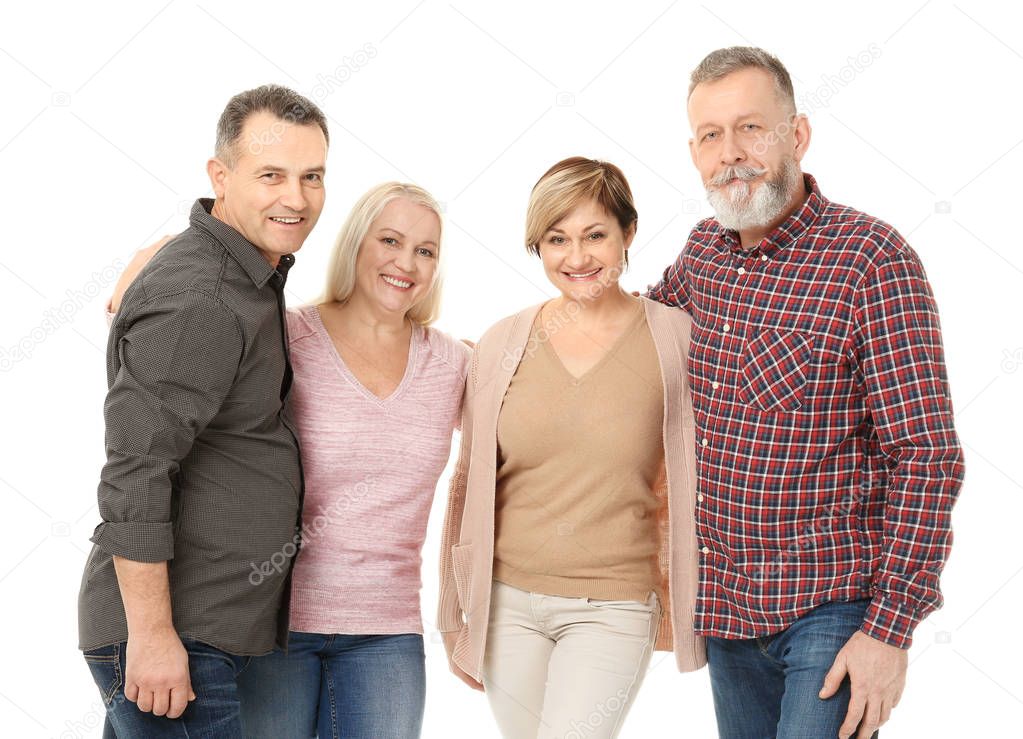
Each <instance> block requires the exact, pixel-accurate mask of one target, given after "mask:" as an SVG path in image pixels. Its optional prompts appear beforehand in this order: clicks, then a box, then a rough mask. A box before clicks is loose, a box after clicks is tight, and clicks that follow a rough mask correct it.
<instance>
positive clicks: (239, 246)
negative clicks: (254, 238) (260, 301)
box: [188, 198, 295, 288]
mask: <svg viewBox="0 0 1023 739" xmlns="http://www.w3.org/2000/svg"><path fill="white" fill-rule="evenodd" d="M213 202H214V201H213V200H212V199H211V198H199V199H198V200H196V201H195V205H193V206H192V212H191V214H190V215H189V218H188V220H189V223H191V225H192V226H195V227H196V228H200V229H202V230H203V231H206V232H207V233H209V234H210V235H211V236H213V238H215V239H216V240H217V242H219V243H220V244H222V245H223V247H224V248H225V249H227V251H228V253H229V254H230V255H231V256H232V257H234V260H235V261H236V262H238V264H240V265H241V267H242V269H243V270H245V273H246V274H247V275H248V276H249V278H250V279H251V280H252V281H253V282H254V283H255V285H256V287H260V288H261V287H263V286H264V285H266V283H267V281H268V280H269V279H270V278H271V277H273V275H274V274H278V275H280V276H281V284H282V285H283V284H284V280H285V279H287V276H288V270H289V269H291V265H293V264H294V263H295V257H294V255H292V254H286V255H284V256H283V257H281V260H280V262H279V263H278V266H277V269H274V268H273V267H271V266H270V262H268V261H266V257H264V256H263V252H261V251H260V250H259V249H258V248H257V247H256V246H255V245H254V244H253V243H252V242H251V241H249V240H248V239H246V238H245V237H244V236H242V235H241V234H240V233H238V231H236V230H235V229H233V228H232V227H231V226H228V225H227V224H226V223H224V222H223V221H222V220H220V219H219V218H217V217H215V216H214V215H213V214H212V211H213Z"/></svg>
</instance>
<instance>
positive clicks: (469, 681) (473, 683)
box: [440, 631, 483, 692]
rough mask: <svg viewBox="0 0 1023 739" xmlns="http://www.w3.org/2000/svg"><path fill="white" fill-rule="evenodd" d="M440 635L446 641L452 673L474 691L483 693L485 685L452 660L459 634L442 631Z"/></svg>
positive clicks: (445, 647)
mask: <svg viewBox="0 0 1023 739" xmlns="http://www.w3.org/2000/svg"><path fill="white" fill-rule="evenodd" d="M440 635H441V637H442V638H443V639H444V649H445V651H447V653H448V667H449V668H450V669H451V672H453V673H454V674H455V676H456V677H457V678H458V679H459V680H461V681H462V682H463V683H465V684H466V685H468V686H469V687H470V688H472V689H473V690H479V691H481V692H482V691H483V683H481V682H479V681H478V680H476V679H475V678H473V676H472V675H470V674H469V673H467V672H466V671H465V670H463V669H462V668H461V667H459V666H458V665H456V664H455V663H454V661H453V660H452V659H451V655H452V654H454V652H455V642H456V641H457V640H458V632H457V631H442V632H441V634H440Z"/></svg>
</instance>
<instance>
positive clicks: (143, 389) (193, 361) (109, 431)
mask: <svg viewBox="0 0 1023 739" xmlns="http://www.w3.org/2000/svg"><path fill="white" fill-rule="evenodd" d="M110 341H111V342H116V351H114V347H111V351H109V352H108V354H109V356H110V364H109V365H108V378H109V383H110V389H109V391H108V392H107V397H106V402H105V403H104V407H103V413H104V420H105V423H106V451H107V462H106V464H105V465H104V467H103V472H102V474H101V479H100V484H99V491H98V498H99V501H98V502H99V512H100V517H101V518H102V523H100V525H99V526H97V527H96V530H95V532H94V534H93V536H92V539H91V541H92V542H93V543H94V544H96V545H97V546H98V547H99V548H100V549H102V550H103V551H105V552H107V553H109V554H111V555H115V556H119V557H124V558H125V559H130V560H133V561H137V562H162V561H165V560H168V559H172V558H173V557H174V536H173V521H172V513H173V512H172V510H171V505H172V489H173V480H174V477H175V476H176V475H177V473H178V467H179V464H180V462H181V460H182V459H184V458H185V457H186V456H187V455H188V454H189V452H190V451H191V449H192V445H193V442H194V441H195V438H196V436H198V434H199V433H200V432H202V430H203V429H204V428H206V426H207V425H209V424H210V422H211V421H213V419H214V418H215V417H216V415H217V413H218V412H219V410H220V408H221V406H222V405H223V404H224V400H225V399H226V398H227V396H228V393H229V392H230V390H231V387H232V385H233V383H234V381H235V376H236V374H237V372H238V367H239V362H240V358H241V354H242V349H243V338H242V332H241V329H240V327H239V325H238V321H237V318H236V317H235V315H234V314H233V313H232V312H231V311H230V310H229V309H228V308H226V307H225V306H224V305H223V304H221V303H220V302H219V301H218V300H216V299H215V298H213V297H211V296H209V295H206V294H204V293H201V292H194V291H186V292H181V293H176V294H174V295H169V296H163V297H159V298H156V299H152V300H149V301H146V302H145V303H143V304H142V307H140V308H138V309H135V310H132V311H129V312H128V313H127V314H126V315H120V314H119V315H118V317H117V319H116V321H115V323H114V326H113V329H112V333H111V337H110Z"/></svg>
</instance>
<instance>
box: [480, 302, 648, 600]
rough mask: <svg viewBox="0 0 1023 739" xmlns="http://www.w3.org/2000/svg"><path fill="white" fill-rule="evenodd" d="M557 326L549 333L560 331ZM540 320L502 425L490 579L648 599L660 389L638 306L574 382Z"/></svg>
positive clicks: (548, 590)
mask: <svg viewBox="0 0 1023 739" xmlns="http://www.w3.org/2000/svg"><path fill="white" fill-rule="evenodd" d="M555 330H556V328H555ZM545 333H549V332H548V329H547V328H546V326H545V325H544V323H543V322H542V321H541V320H540V319H539V318H538V319H537V320H536V321H535V323H534V325H533V330H532V333H531V336H530V344H529V345H530V346H532V347H534V349H535V350H534V351H528V352H526V353H525V354H524V355H523V357H522V360H521V361H520V362H519V366H518V369H517V370H516V371H515V375H514V376H513V377H512V380H511V384H510V385H509V386H508V391H507V392H506V393H505V396H504V403H503V404H502V406H501V414H500V416H499V417H498V423H497V491H496V502H495V510H494V518H495V536H496V538H495V542H494V579H495V580H498V581H500V582H503V583H506V584H508V585H511V586H513V587H516V588H519V589H521V590H527V591H529V592H534V593H545V594H547V595H560V596H563V597H569V598H599V599H606V600H638V601H641V602H642V601H645V600H646V599H647V597H648V596H649V595H650V591H651V590H654V589H656V588H657V586H658V585H659V577H658V575H657V512H658V508H660V506H661V505H662V504H663V501H662V500H658V499H657V496H655V495H654V492H653V489H654V485H655V484H656V482H657V475H658V473H659V472H660V467H661V462H662V460H663V458H664V445H663V444H662V443H661V427H662V425H663V419H664V391H663V389H662V384H661V370H660V367H659V366H658V363H657V350H656V348H655V346H654V341H653V338H652V337H651V336H650V331H649V329H648V328H647V323H646V315H645V312H644V311H643V309H642V307H641V306H639V305H637V306H636V310H635V311H634V313H633V315H632V316H631V318H630V320H629V321H628V323H627V324H626V326H625V328H624V330H623V331H622V333H621V335H620V336H619V337H618V338H617V340H615V341H614V342H613V343H612V344H611V345H610V346H609V347H606V349H605V350H604V351H605V353H604V355H603V356H602V357H601V358H600V359H599V360H598V361H597V362H596V364H595V365H594V366H593V367H591V368H590V369H589V370H588V371H586V372H585V373H584V374H582V375H581V376H579V377H576V376H574V375H572V374H571V373H570V372H569V371H568V369H567V368H566V367H565V365H564V364H563V363H562V362H561V359H560V357H559V356H558V354H557V351H556V350H555V349H554V346H553V344H552V342H551V341H544V340H542V339H543V338H544V334H545Z"/></svg>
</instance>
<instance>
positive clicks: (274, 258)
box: [210, 198, 281, 269]
mask: <svg viewBox="0 0 1023 739" xmlns="http://www.w3.org/2000/svg"><path fill="white" fill-rule="evenodd" d="M210 215H211V216H213V217H214V218H216V219H217V220H218V221H220V222H221V223H224V224H227V225H228V226H230V227H231V228H233V229H234V230H235V231H237V232H238V233H242V232H241V229H239V228H238V226H237V225H235V224H234V223H232V222H231V219H230V218H229V217H228V215H227V214H226V213H225V212H224V204H223V202H222V201H221V200H220V198H217V199H216V200H214V201H213V207H212V208H211V209H210ZM242 237H243V238H244V237H245V234H242ZM245 240H246V241H249V240H248V239H245ZM249 243H250V244H252V242H251V241H249ZM252 245H253V246H255V247H256V249H257V251H259V253H260V254H262V255H263V258H264V259H265V260H266V261H268V262H270V266H271V267H273V268H274V269H277V263H278V262H279V261H281V255H280V254H274V253H273V252H269V251H266V250H265V249H260V248H259V247H258V246H256V245H255V244H252Z"/></svg>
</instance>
